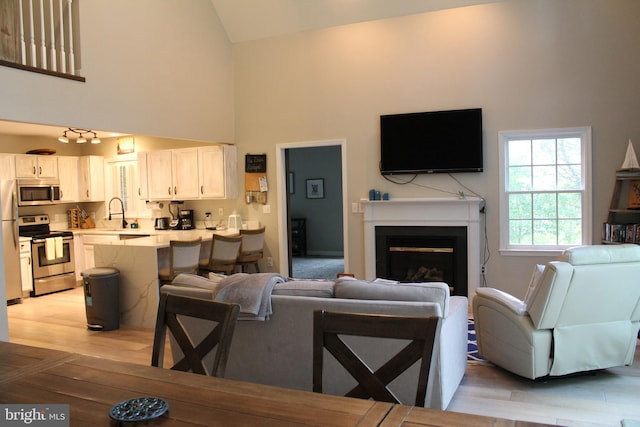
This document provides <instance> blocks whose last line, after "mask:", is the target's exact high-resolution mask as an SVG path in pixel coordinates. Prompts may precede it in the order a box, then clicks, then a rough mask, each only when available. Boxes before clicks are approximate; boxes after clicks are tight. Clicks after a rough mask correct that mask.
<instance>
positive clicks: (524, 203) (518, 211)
mask: <svg viewBox="0 0 640 427" xmlns="http://www.w3.org/2000/svg"><path fill="white" fill-rule="evenodd" d="M531 212H532V208H531V194H510V195H509V218H511V219H523V218H524V219H530V218H531Z"/></svg>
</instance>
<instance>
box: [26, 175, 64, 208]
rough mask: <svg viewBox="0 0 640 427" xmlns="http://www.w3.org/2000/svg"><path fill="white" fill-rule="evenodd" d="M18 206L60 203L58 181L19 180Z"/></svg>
mask: <svg viewBox="0 0 640 427" xmlns="http://www.w3.org/2000/svg"><path fill="white" fill-rule="evenodd" d="M17 190H18V191H17V193H18V206H37V205H51V204H54V203H60V181H58V180H57V179H19V180H18V181H17Z"/></svg>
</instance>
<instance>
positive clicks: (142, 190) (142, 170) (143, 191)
mask: <svg viewBox="0 0 640 427" xmlns="http://www.w3.org/2000/svg"><path fill="white" fill-rule="evenodd" d="M137 163H138V191H137V193H138V199H140V200H149V184H148V181H147V179H148V178H147V152H146V151H139V152H138V153H137Z"/></svg>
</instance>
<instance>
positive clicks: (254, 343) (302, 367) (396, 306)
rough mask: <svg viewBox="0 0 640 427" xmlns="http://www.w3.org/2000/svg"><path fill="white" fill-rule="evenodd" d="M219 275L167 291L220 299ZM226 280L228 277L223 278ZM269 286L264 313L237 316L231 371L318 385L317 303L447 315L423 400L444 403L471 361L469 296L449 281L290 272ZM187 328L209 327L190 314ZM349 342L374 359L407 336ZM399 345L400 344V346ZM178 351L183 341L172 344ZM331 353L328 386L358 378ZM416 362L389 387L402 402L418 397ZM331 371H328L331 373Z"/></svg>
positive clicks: (341, 386)
mask: <svg viewBox="0 0 640 427" xmlns="http://www.w3.org/2000/svg"><path fill="white" fill-rule="evenodd" d="M220 280H221V279H219V278H215V277H214V276H212V277H211V280H209V279H205V278H202V277H198V276H195V277H194V276H188V275H181V276H179V277H178V278H177V279H176V280H175V281H174V282H173V283H172V284H170V285H165V286H163V287H162V288H161V291H162V292H171V293H177V294H181V295H188V296H194V297H199V298H206V299H216V294H218V293H219V290H220ZM222 280H223V281H224V280H225V279H222ZM284 280H285V281H284V282H283V283H278V284H276V285H275V287H273V290H272V291H271V309H272V313H271V315H270V316H269V317H268V318H267V319H266V320H264V321H258V320H242V321H239V322H238V324H237V326H236V329H235V333H234V337H233V341H232V344H231V350H230V354H229V360H228V362H227V369H226V374H225V377H226V378H231V379H236V380H242V381H249V382H254V383H260V384H267V385H274V386H279V387H286V388H293V389H300V390H308V391H311V390H312V343H313V334H312V330H313V311H314V310H316V309H325V310H330V311H348V312H359V313H377V314H393V315H408V316H432V315H437V316H441V317H442V322H441V329H440V332H439V336H437V337H436V341H437V342H436V345H435V349H434V351H435V357H436V360H435V365H434V371H432V373H431V375H433V379H434V381H433V387H432V390H431V392H430V393H429V394H430V395H429V396H427V397H426V403H425V406H427V407H430V408H436V409H446V407H447V405H448V404H449V402H450V401H451V398H452V397H453V394H454V393H455V391H456V389H457V388H458V385H459V384H460V381H461V380H462V377H463V376H464V373H465V368H466V364H467V355H466V351H467V315H468V300H467V298H466V297H462V296H450V295H449V287H448V286H447V285H446V284H444V283H436V282H432V283H411V284H387V283H376V282H365V281H360V280H354V279H351V278H344V279H338V280H336V281H320V280H303V279H288V280H287V279H284ZM187 321H188V326H187V328H188V329H190V332H191V333H194V332H195V334H196V335H199V334H200V331H202V332H204V327H203V325H202V324H199V322H203V321H202V320H198V319H186V321H185V323H187ZM350 338H351V341H349V345H352V346H354V347H355V348H356V349H357V351H358V353H362V354H364V359H365V361H366V362H367V363H369V364H370V366H372V367H377V366H379V365H380V364H381V363H382V362H384V361H386V360H387V359H388V358H389V357H390V356H391V355H393V354H395V352H397V351H398V350H399V349H400V348H401V346H402V345H406V343H405V342H402V341H397V340H386V341H390V342H387V343H385V344H383V345H381V344H380V340H377V341H376V342H375V343H374V342H372V341H371V339H368V338H363V337H350ZM394 350H395V352H394ZM172 352H173V353H174V358H175V357H181V353H180V350H179V349H176V346H172ZM342 369H343V368H341V367H340V365H339V364H338V363H337V362H336V361H335V360H333V359H332V358H331V357H329V358H327V359H326V360H325V383H324V392H325V393H331V394H338V395H342V394H344V393H345V392H346V391H348V390H349V389H350V388H351V387H353V385H355V382H354V380H353V379H352V378H351V377H350V376H349V374H348V373H347V372H346V371H343V370H342ZM417 369H418V366H417V364H416V366H413V367H412V368H411V369H410V370H408V371H407V372H405V373H404V374H403V375H402V376H400V377H399V378H397V379H396V380H395V381H393V382H392V383H391V386H390V387H391V389H392V390H393V391H394V393H395V394H396V395H397V396H398V398H399V399H400V400H401V401H402V402H403V403H405V402H406V403H409V404H411V402H413V401H414V398H415V390H416V381H417V373H416V372H417ZM327 378H328V379H327Z"/></svg>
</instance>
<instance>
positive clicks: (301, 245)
mask: <svg viewBox="0 0 640 427" xmlns="http://www.w3.org/2000/svg"><path fill="white" fill-rule="evenodd" d="M345 148H346V143H345V141H344V140H337V141H320V142H318V141H315V142H300V143H288V144H279V145H278V146H277V148H276V149H277V153H278V155H277V156H276V164H277V171H278V212H279V213H280V215H279V218H278V225H279V241H280V252H279V258H280V272H281V274H286V275H287V276H289V277H307V278H335V277H336V276H335V275H336V273H338V272H342V271H348V260H347V254H348V246H347V244H348V239H346V236H347V235H348V233H347V217H346V214H345V210H344V206H345V205H346V202H345V194H346V179H345V176H346V167H345V165H346V153H345Z"/></svg>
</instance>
